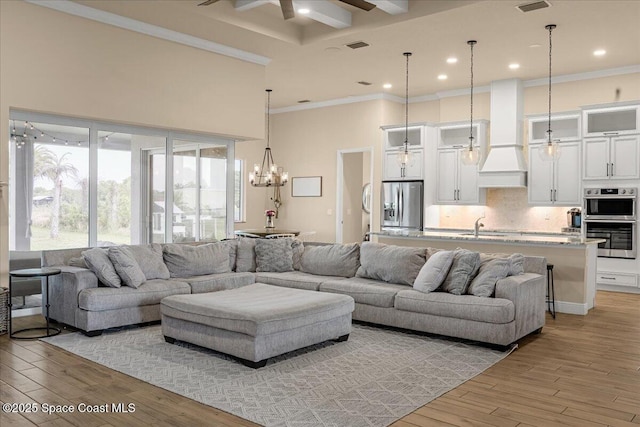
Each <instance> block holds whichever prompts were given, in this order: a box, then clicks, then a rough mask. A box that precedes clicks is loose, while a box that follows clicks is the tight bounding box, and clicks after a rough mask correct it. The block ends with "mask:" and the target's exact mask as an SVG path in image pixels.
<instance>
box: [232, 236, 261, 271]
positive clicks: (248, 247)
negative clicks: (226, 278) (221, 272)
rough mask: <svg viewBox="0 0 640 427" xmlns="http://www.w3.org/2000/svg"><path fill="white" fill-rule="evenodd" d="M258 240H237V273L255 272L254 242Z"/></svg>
mask: <svg viewBox="0 0 640 427" xmlns="http://www.w3.org/2000/svg"><path fill="white" fill-rule="evenodd" d="M257 241H258V239H247V238H240V239H238V249H237V254H236V271H237V272H239V273H246V272H255V271H256V242H257Z"/></svg>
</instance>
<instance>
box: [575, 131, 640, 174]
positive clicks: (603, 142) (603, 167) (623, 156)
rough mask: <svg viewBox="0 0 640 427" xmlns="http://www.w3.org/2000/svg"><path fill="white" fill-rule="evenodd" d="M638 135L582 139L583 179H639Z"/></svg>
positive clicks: (639, 138)
mask: <svg viewBox="0 0 640 427" xmlns="http://www.w3.org/2000/svg"><path fill="white" fill-rule="evenodd" d="M639 145H640V135H619V136H603V137H599V138H598V137H596V138H585V139H584V179H585V180H596V179H597V180H608V179H638V178H640V148H639Z"/></svg>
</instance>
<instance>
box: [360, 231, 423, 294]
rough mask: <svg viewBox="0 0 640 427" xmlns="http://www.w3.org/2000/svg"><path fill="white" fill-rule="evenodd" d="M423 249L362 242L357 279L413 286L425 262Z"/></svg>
mask: <svg viewBox="0 0 640 427" xmlns="http://www.w3.org/2000/svg"><path fill="white" fill-rule="evenodd" d="M425 253H426V251H425V249H424V248H408V247H404V246H394V245H385V244H382V243H375V242H364V243H362V246H361V247H360V267H359V268H358V271H357V272H356V276H357V277H364V278H368V279H374V280H382V281H384V282H388V283H397V284H402V285H409V286H413V282H415V280H416V277H418V273H419V272H420V269H421V268H422V266H423V265H424V263H425V261H426V255H425Z"/></svg>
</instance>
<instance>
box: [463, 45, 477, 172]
mask: <svg viewBox="0 0 640 427" xmlns="http://www.w3.org/2000/svg"><path fill="white" fill-rule="evenodd" d="M476 43H478V42H477V41H475V40H469V41H468V42H467V44H468V45H469V46H470V48H471V102H470V105H471V114H470V115H469V117H470V119H469V146H468V147H467V148H466V149H464V150H463V151H462V153H461V156H462V163H463V164H464V165H468V166H473V165H477V164H478V162H480V147H477V146H474V145H473V140H474V139H475V138H474V137H473V46H475V45H476Z"/></svg>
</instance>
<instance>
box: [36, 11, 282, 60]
mask: <svg viewBox="0 0 640 427" xmlns="http://www.w3.org/2000/svg"><path fill="white" fill-rule="evenodd" d="M24 1H25V2H27V3H30V4H33V5H36V6H43V7H47V8H49V9H54V10H57V11H59V12H64V13H68V14H70V15H75V16H80V17H81V18H86V19H91V20H93V21H97V22H101V23H103V24H107V25H113V26H114V27H118V28H124V29H125V30H130V31H135V32H136V33H140V34H145V35H147V36H151V37H156V38H159V39H163V40H168V41H171V42H175V43H179V44H183V45H186V46H191V47H194V48H196V49H201V50H206V51H208V52H213V53H217V54H220V55H224V56H229V57H231V58H235V59H239V60H241V61H245V62H251V63H253V64H258V65H263V66H265V65H267V64H268V63H269V62H270V61H271V58H267V57H265V56H261V55H257V54H255V53H251V52H247V51H244V50H240V49H236V48H233V47H230V46H226V45H223V44H220V43H215V42H212V41H209V40H205V39H201V38H199V37H194V36H190V35H188V34H184V33H180V32H178V31H173V30H168V29H166V28H162V27H158V26H157V25H152V24H147V23H145V22H142V21H138V20H136V19H131V18H126V17H124V16H120V15H116V14H115V13H110V12H105V11H103V10H99V9H94V8H92V7H89V6H85V5H82V4H78V3H74V2H72V1H69V0H24Z"/></svg>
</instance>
